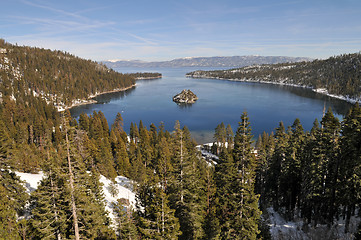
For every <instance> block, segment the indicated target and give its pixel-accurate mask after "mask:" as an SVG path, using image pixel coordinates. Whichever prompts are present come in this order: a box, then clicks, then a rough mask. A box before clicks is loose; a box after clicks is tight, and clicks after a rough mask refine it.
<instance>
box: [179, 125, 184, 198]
mask: <svg viewBox="0 0 361 240" xmlns="http://www.w3.org/2000/svg"><path fill="white" fill-rule="evenodd" d="M180 135H181V139H180V144H181V149H180V185H181V199H180V200H181V202H182V203H183V197H184V196H183V195H184V194H183V131H182V130H180Z"/></svg>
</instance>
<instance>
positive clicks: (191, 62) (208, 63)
mask: <svg viewBox="0 0 361 240" xmlns="http://www.w3.org/2000/svg"><path fill="white" fill-rule="evenodd" d="M311 60H313V59H311V58H307V57H287V56H259V55H245V56H214V57H184V58H176V59H173V60H168V61H154V62H147V61H141V60H117V61H115V60H107V61H102V63H103V64H105V65H106V66H107V67H110V68H118V67H245V66H250V65H254V64H275V63H286V62H303V61H311Z"/></svg>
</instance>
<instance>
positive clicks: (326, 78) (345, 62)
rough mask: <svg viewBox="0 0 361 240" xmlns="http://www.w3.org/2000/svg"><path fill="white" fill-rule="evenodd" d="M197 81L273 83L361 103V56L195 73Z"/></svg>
mask: <svg viewBox="0 0 361 240" xmlns="http://www.w3.org/2000/svg"><path fill="white" fill-rule="evenodd" d="M187 76H189V77H194V78H199V77H201V78H220V79H231V80H238V81H254V82H271V83H280V84H290V85H299V86H306V87H311V88H314V89H319V88H322V89H325V90H327V92H328V93H329V94H333V95H340V96H344V97H346V98H353V99H358V100H360V99H361V53H354V54H345V55H340V56H335V57H330V58H328V59H326V60H314V61H312V62H300V63H280V64H272V65H254V66H248V67H243V68H237V69H230V70H219V71H195V72H191V73H188V74H187Z"/></svg>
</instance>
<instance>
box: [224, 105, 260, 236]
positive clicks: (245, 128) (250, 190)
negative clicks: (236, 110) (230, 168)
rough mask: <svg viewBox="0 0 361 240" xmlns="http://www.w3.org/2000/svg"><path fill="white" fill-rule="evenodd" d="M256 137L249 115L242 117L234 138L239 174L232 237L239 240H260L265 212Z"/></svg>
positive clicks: (235, 184) (234, 184)
mask: <svg viewBox="0 0 361 240" xmlns="http://www.w3.org/2000/svg"><path fill="white" fill-rule="evenodd" d="M251 144H252V135H251V127H250V123H249V120H248V116H247V113H246V112H244V113H243V114H242V115H241V122H239V127H238V129H237V132H236V136H235V138H234V151H233V158H234V166H235V169H236V172H237V174H236V175H235V179H234V180H235V181H234V182H233V189H234V191H235V195H234V200H235V203H234V204H235V209H234V210H235V211H234V219H233V223H232V225H231V226H232V228H233V231H231V232H230V236H233V237H234V238H236V239H245V238H246V239H256V237H257V234H258V233H259V230H258V221H259V219H260V216H261V211H260V210H259V209H258V199H259V196H258V195H256V194H255V193H254V183H255V170H256V159H255V153H254V149H253V147H252V146H251Z"/></svg>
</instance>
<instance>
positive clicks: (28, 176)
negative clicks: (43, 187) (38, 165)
mask: <svg viewBox="0 0 361 240" xmlns="http://www.w3.org/2000/svg"><path fill="white" fill-rule="evenodd" d="M15 174H16V175H17V176H19V177H20V180H22V181H24V182H25V187H26V192H27V193H29V194H30V193H31V192H32V191H35V190H36V189H37V188H38V185H39V183H40V181H41V180H42V179H43V177H44V173H43V172H41V171H40V172H39V173H22V172H15Z"/></svg>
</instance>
